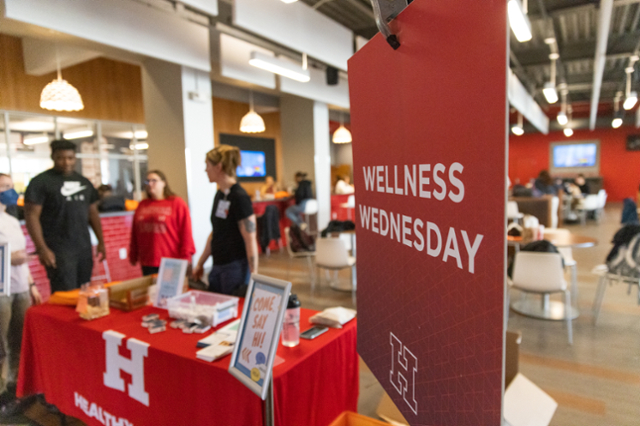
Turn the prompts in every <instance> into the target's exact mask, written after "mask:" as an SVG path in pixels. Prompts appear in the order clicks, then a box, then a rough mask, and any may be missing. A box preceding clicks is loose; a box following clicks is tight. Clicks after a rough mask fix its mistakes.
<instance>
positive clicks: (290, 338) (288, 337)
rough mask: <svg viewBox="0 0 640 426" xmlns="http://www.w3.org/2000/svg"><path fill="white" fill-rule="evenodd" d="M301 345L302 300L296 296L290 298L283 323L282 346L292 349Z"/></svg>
mask: <svg viewBox="0 0 640 426" xmlns="http://www.w3.org/2000/svg"><path fill="white" fill-rule="evenodd" d="M298 344H300V300H298V296H297V295H296V294H292V295H290V296H289V303H288V304H287V311H286V312H285V314H284V321H283V322H282V345H283V346H286V347H289V348H292V347H294V346H298Z"/></svg>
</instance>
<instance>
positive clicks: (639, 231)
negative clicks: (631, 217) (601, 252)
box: [607, 224, 640, 278]
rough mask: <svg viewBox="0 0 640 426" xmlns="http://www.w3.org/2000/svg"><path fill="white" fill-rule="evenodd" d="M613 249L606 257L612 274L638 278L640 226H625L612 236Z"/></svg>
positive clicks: (639, 270) (639, 269)
mask: <svg viewBox="0 0 640 426" xmlns="http://www.w3.org/2000/svg"><path fill="white" fill-rule="evenodd" d="M612 243H613V248H612V249H611V251H610V252H609V255H608V256H607V268H608V269H609V272H610V273H612V274H617V275H622V276H625V277H632V278H638V277H640V225H637V224H630V225H625V226H623V227H622V228H620V229H619V230H618V232H616V234H615V235H614V236H613V241H612Z"/></svg>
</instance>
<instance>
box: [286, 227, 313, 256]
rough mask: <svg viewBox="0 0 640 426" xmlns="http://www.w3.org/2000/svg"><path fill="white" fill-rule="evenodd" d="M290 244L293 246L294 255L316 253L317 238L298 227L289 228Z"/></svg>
mask: <svg viewBox="0 0 640 426" xmlns="http://www.w3.org/2000/svg"><path fill="white" fill-rule="evenodd" d="M289 244H291V251H293V252H294V253H300V252H305V251H316V241H315V238H314V237H313V236H311V235H309V234H307V233H306V232H304V231H302V230H301V229H300V228H299V227H297V226H292V227H291V228H289Z"/></svg>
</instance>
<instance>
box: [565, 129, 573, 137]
mask: <svg viewBox="0 0 640 426" xmlns="http://www.w3.org/2000/svg"><path fill="white" fill-rule="evenodd" d="M563 132H564V135H565V136H566V137H571V136H573V129H572V128H570V127H567V128H566V129H564V130H563Z"/></svg>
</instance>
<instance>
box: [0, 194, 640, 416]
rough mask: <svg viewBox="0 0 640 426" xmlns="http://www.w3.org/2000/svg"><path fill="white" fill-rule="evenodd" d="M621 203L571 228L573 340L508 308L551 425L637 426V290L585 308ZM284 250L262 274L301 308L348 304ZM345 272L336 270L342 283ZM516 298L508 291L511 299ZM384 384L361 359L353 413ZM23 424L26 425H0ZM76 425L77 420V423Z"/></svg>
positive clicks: (364, 409) (371, 407)
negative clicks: (582, 243)
mask: <svg viewBox="0 0 640 426" xmlns="http://www.w3.org/2000/svg"><path fill="white" fill-rule="evenodd" d="M620 214H621V205H620V204H610V205H609V206H608V207H607V210H606V214H605V216H604V217H603V219H602V222H601V223H599V224H596V223H595V222H593V221H590V222H588V223H587V225H586V226H581V225H568V226H567V228H569V229H570V230H571V232H573V233H576V234H581V235H588V236H592V237H595V238H597V239H598V240H599V244H598V245H597V246H595V247H592V248H583V249H575V250H574V252H573V255H574V258H575V259H576V261H577V262H578V283H579V299H578V305H579V308H580V311H581V315H580V317H579V318H577V319H576V320H575V321H574V323H573V325H574V344H573V346H569V345H568V344H567V334H566V329H565V325H564V323H562V322H550V321H542V320H536V319H532V318H527V317H524V316H520V315H518V314H516V313H514V312H513V311H512V312H511V313H510V318H509V323H508V328H509V330H518V331H520V332H521V333H522V336H523V338H522V345H521V355H520V371H521V372H522V373H523V374H525V375H526V376H527V377H528V378H529V379H531V380H532V381H533V382H534V383H536V384H537V385H538V386H540V387H541V388H542V389H543V390H545V391H546V392H547V393H549V394H550V395H551V396H552V397H553V398H554V399H555V400H556V401H557V402H558V404H559V407H558V410H557V411H556V414H555V416H554V418H553V420H552V423H551V424H552V425H554V426H571V425H576V426H578V425H580V426H584V425H615V426H626V425H629V426H632V425H640V403H639V400H638V397H639V396H640V307H638V305H637V298H636V294H637V293H636V292H637V289H633V290H632V292H631V295H627V288H626V287H625V286H622V285H614V286H613V287H610V288H607V290H606V294H605V299H604V304H603V308H602V312H601V314H600V319H599V321H598V325H597V326H596V325H594V324H593V321H592V319H593V317H592V314H591V311H590V308H591V304H592V302H593V298H594V294H595V288H596V284H597V279H596V277H595V276H593V275H592V274H591V273H590V270H591V268H592V267H593V266H595V265H597V264H600V263H603V261H604V259H605V257H606V255H607V253H608V252H609V250H610V248H611V244H610V243H609V241H610V240H611V237H612V236H613V234H614V233H615V231H616V230H617V229H618V228H619V225H618V223H619V220H620ZM288 269H289V258H288V256H287V254H286V252H284V251H283V252H280V253H277V252H276V253H273V254H272V255H271V256H270V257H269V258H266V257H261V259H260V273H262V274H265V275H270V276H273V277H277V278H283V279H287V276H288V277H289V279H290V280H291V281H292V283H293V292H294V293H297V294H298V296H299V298H300V300H301V302H302V306H303V307H306V308H310V309H318V310H321V309H324V308H326V307H331V306H345V307H352V304H351V293H348V292H339V291H336V290H333V289H331V288H330V287H329V285H328V284H329V283H328V282H327V280H326V277H325V274H324V273H322V274H321V275H322V277H323V282H322V283H321V284H319V285H317V287H316V294H315V297H314V298H311V297H310V290H311V286H310V275H309V270H308V267H307V264H306V262H305V260H303V259H295V260H293V262H291V269H290V271H289V272H288ZM349 277H350V275H349V271H348V270H345V271H342V272H340V274H339V276H338V278H339V280H341V281H342V282H343V283H344V284H346V283H348V281H349ZM514 297H518V295H517V294H513V295H512V299H513V298H514ZM383 392H384V391H383V389H382V387H381V386H380V384H379V383H378V381H377V380H376V379H375V377H373V375H372V374H371V372H370V371H369V370H368V369H367V367H366V365H364V363H362V362H361V368H360V398H359V404H358V411H359V412H360V413H362V414H365V415H368V416H371V417H375V410H376V407H377V405H378V402H379V400H380V398H381V397H382V395H383ZM28 414H29V417H31V418H33V419H37V422H38V423H39V424H42V425H46V426H48V425H58V424H60V423H59V421H58V419H57V418H56V417H52V416H51V415H46V414H45V413H44V411H43V408H42V407H41V406H35V407H33V408H32V409H31V411H30V412H29V413H28ZM2 424H27V423H15V422H14V423H2ZM76 424H80V423H76Z"/></svg>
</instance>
